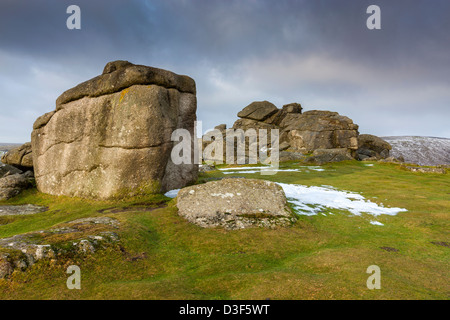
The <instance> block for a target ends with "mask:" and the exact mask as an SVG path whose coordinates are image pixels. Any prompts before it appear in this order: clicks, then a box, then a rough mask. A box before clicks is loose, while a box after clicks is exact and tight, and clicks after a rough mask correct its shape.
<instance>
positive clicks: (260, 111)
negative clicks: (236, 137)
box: [238, 101, 278, 121]
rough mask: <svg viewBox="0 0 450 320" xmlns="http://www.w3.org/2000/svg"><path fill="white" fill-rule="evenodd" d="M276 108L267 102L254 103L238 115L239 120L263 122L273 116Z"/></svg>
mask: <svg viewBox="0 0 450 320" xmlns="http://www.w3.org/2000/svg"><path fill="white" fill-rule="evenodd" d="M277 111H278V108H277V107H276V106H275V105H274V104H272V103H270V102H269V101H255V102H252V103H251V104H249V105H248V106H246V107H245V108H244V109H242V110H241V111H240V112H239V113H238V117H239V118H243V119H251V120H256V121H263V120H265V119H267V118H268V117H270V116H271V115H273V114H275V113H276V112H277Z"/></svg>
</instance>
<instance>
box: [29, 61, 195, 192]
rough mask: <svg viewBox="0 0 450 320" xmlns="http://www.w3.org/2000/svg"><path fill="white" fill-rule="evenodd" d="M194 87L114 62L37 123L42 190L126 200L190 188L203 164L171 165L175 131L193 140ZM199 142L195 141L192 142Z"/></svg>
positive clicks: (37, 165) (150, 70)
mask: <svg viewBox="0 0 450 320" xmlns="http://www.w3.org/2000/svg"><path fill="white" fill-rule="evenodd" d="M196 108H197V102H196V90H195V82H194V80H193V79H191V78H189V77H187V76H180V75H177V74H175V73H172V72H170V71H166V70H161V69H157V68H152V67H147V66H141V65H134V64H131V63H129V62H127V61H114V62H110V63H108V64H107V65H106V67H105V69H104V72H103V74H102V75H100V76H97V77H95V78H93V79H91V80H88V81H86V82H83V83H81V84H79V85H78V86H76V87H75V88H72V89H70V90H68V91H66V92H64V93H63V94H62V95H61V96H60V97H59V98H58V99H57V101H56V110H55V111H52V112H49V113H47V114H45V115H43V116H41V117H40V118H38V119H37V120H36V122H35V123H34V126H33V132H32V149H33V164H34V171H35V177H36V183H37V187H38V189H39V190H40V191H41V192H44V193H49V194H53V195H68V196H79V197H87V198H102V199H107V198H121V197H127V196H134V195H142V194H149V193H159V192H164V191H166V190H170V189H174V188H180V187H184V186H186V185H187V184H189V183H191V182H193V181H195V180H196V178H197V173H198V166H197V165H195V164H193V163H194V162H193V159H192V161H191V163H192V164H181V165H175V164H174V163H173V162H172V160H171V151H172V148H173V146H174V142H172V141H171V135H172V133H173V131H174V130H175V129H179V128H183V129H187V130H188V131H189V132H190V133H191V137H192V138H193V137H194V121H195V120H196ZM192 143H193V141H192Z"/></svg>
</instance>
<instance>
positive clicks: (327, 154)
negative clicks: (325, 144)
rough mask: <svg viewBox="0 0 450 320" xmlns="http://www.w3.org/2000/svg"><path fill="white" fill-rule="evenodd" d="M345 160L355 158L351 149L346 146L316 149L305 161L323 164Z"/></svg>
mask: <svg viewBox="0 0 450 320" xmlns="http://www.w3.org/2000/svg"><path fill="white" fill-rule="evenodd" d="M345 160H353V157H352V155H351V154H350V152H349V150H348V149H346V148H336V149H317V150H314V152H313V154H312V156H310V157H308V158H306V159H305V160H304V161H305V162H308V163H316V164H319V165H321V164H324V163H328V162H340V161H345Z"/></svg>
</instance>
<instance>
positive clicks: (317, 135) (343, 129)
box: [203, 101, 359, 163]
mask: <svg viewBox="0 0 450 320" xmlns="http://www.w3.org/2000/svg"><path fill="white" fill-rule="evenodd" d="M238 117H240V118H241V119H238V120H237V121H236V122H235V123H234V125H233V128H232V129H234V130H238V129H241V130H243V131H246V130H248V129H255V130H256V131H257V132H258V130H259V129H266V130H267V132H270V130H271V129H278V130H279V135H280V140H279V142H280V143H279V147H280V148H279V150H280V151H281V152H282V153H280V161H288V160H303V159H306V158H307V157H305V156H303V155H306V154H312V153H313V152H315V151H316V150H321V151H320V154H313V157H310V158H309V159H308V162H318V163H324V162H333V161H342V160H349V159H353V158H354V155H355V151H356V150H357V149H358V135H359V133H358V125H356V124H354V123H353V121H352V120H351V119H350V118H348V117H345V116H341V115H339V114H338V113H337V112H330V111H318V110H311V111H306V112H303V113H302V106H301V105H300V104H299V103H290V104H287V105H284V106H283V108H282V109H278V108H277V107H276V106H275V105H273V104H272V103H270V102H268V101H258V102H253V103H251V104H250V105H248V106H247V107H245V108H244V109H243V110H242V111H240V112H239V113H238ZM217 129H218V128H217ZM220 131H221V133H222V135H223V140H225V139H226V137H225V131H223V130H220ZM205 140H206V139H205ZM248 142H249V144H251V141H250V140H248ZM210 143H216V142H214V141H213V142H204V143H203V147H204V148H205V147H207V146H208V145H209V144H210ZM253 143H255V141H253ZM224 145H225V143H224ZM270 147H271V146H270V145H268V146H267V148H268V149H270ZM248 150H249V147H248V145H246V152H247V153H248ZM324 150H328V151H324ZM316 153H317V152H316ZM224 154H225V148H224ZM325 154H326V155H325ZM325 159H328V161H326V160H325ZM208 160H209V159H208ZM213 160H218V158H213ZM315 160H317V161H315Z"/></svg>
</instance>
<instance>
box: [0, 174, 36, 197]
mask: <svg viewBox="0 0 450 320" xmlns="http://www.w3.org/2000/svg"><path fill="white" fill-rule="evenodd" d="M31 177H32V175H30V174H27V173H26V174H20V173H16V174H13V175H8V176H6V177H3V178H0V200H8V199H9V198H12V197H15V196H16V195H18V194H19V193H20V192H22V190H24V189H26V188H28V187H29V186H30V185H31Z"/></svg>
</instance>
